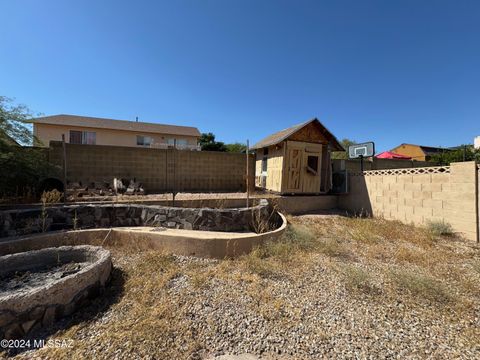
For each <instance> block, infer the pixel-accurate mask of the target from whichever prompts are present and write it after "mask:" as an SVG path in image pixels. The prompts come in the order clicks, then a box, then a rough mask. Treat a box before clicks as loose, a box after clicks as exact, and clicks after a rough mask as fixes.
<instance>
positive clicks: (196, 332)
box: [18, 217, 480, 359]
mask: <svg viewBox="0 0 480 360" xmlns="http://www.w3.org/2000/svg"><path fill="white" fill-rule="evenodd" d="M291 221H293V222H297V223H298V222H302V223H306V224H307V226H309V228H314V227H315V229H316V230H315V234H316V235H317V236H320V235H321V234H325V232H326V233H329V232H332V233H335V232H338V234H337V235H338V236H339V238H340V237H341V236H344V233H343V232H342V231H343V230H338V231H337V230H336V229H337V227H338V225H339V224H338V221H337V220H331V219H328V218H325V217H319V218H315V217H305V218H301V217H299V218H292V219H291ZM332 221H333V222H332ZM340 221H343V220H340ZM365 221H372V220H365ZM340 225H341V224H340ZM352 226H353V225H352ZM394 226H398V225H396V224H394ZM340 228H341V227H340ZM319 229H320V230H319ZM409 231H410V230H409ZM321 236H323V238H322V237H321V238H320V240H318V241H322V244H323V241H326V240H325V239H326V238H325V235H321ZM353 236H354V235H352V237H353ZM378 236H380V235H378ZM455 241H456V243H454V244H452V242H451V240H448V239H447V240H438V241H436V242H434V243H433V245H431V246H432V247H431V248H430V247H429V248H428V249H429V251H430V252H431V254H437V253H438V254H444V253H446V254H450V252H451V253H452V255H451V256H452V258H449V257H447V258H446V259H447V260H446V261H445V262H444V264H431V265H428V266H433V267H432V268H431V269H433V270H435V271H438V274H443V272H442V271H443V269H444V268H443V266H447V265H448V267H446V268H448V269H451V271H450V270H448V271H449V275H445V276H447V278H443V277H442V279H448V276H453V275H452V274H454V273H455V271H464V273H462V274H463V275H462V276H464V277H469V278H471V279H472V281H471V282H469V283H468V284H470V285H469V287H468V291H467V290H465V289H467V288H465V289H463V288H462V287H461V286H464V285H465V284H463V283H456V282H454V281H453V280H452V281H451V282H448V281H447V280H445V281H447V282H446V284H447V285H448V288H449V291H450V292H449V294H450V293H451V294H459V295H455V296H457V297H455V298H454V300H451V299H450V298H449V299H450V300H448V302H446V303H443V302H439V301H440V300H432V299H429V298H428V295H429V294H430V293H429V292H425V293H420V294H417V296H414V295H412V294H410V293H408V294H407V292H404V291H402V290H399V289H397V288H395V287H393V286H392V285H391V284H390V282H389V281H390V280H388V279H389V276H390V275H389V274H390V272H389V271H390V269H391V268H395V269H396V268H397V267H400V266H402V268H403V267H405V268H406V267H411V266H413V268H414V269H417V270H418V272H422V271H426V270H425V269H426V268H425V269H423V268H421V267H419V265H418V263H419V262H418V260H415V261H417V262H416V263H415V264H413V265H412V264H405V265H402V264H403V263H398V262H392V260H388V259H387V260H385V259H381V258H380V257H379V256H377V255H378V253H379V251H380V250H379V249H382V250H381V251H383V252H384V253H386V251H387V250H386V248H387V247H392V249H391V250H392V253H394V254H397V253H398V252H399V249H400V247H399V245H398V244H394V245H392V244H383V243H381V242H376V243H375V245H371V246H370V245H365V244H360V245H359V248H358V249H359V250H358V251H354V248H353V245H352V247H351V248H350V250H349V251H350V252H349V253H342V252H341V251H339V250H338V249H336V250H335V251H332V249H331V248H328V251H327V250H325V249H326V248H325V247H324V246H323V245H322V247H319V248H315V250H311V251H308V252H305V251H300V252H295V251H294V250H290V249H287V253H291V259H285V258H283V257H282V256H280V257H278V258H276V257H275V256H272V257H271V258H268V257H267V258H263V257H262V256H260V257H252V256H250V257H245V258H242V259H239V260H225V261H217V260H204V259H198V258H192V257H179V256H173V257H165V256H160V255H158V254H151V253H140V254H138V253H137V254H132V253H123V252H120V251H117V250H115V251H114V255H115V256H114V264H115V267H116V268H117V269H121V271H122V273H123V274H124V278H125V279H126V281H125V285H124V287H125V289H124V293H123V294H122V295H121V296H120V297H119V299H118V300H117V301H116V302H114V303H113V304H110V305H109V306H108V307H107V308H106V309H104V310H103V311H100V312H98V313H95V315H94V316H92V317H91V318H88V320H84V321H83V322H79V320H78V319H77V320H76V321H74V322H75V324H74V325H71V324H68V323H65V324H63V325H62V326H64V327H66V330H58V331H56V332H53V335H51V337H50V338H57V339H74V341H75V343H74V344H75V345H74V346H73V348H70V349H43V350H39V351H33V352H27V353H23V354H20V355H18V356H19V357H25V358H55V359H56V358H79V357H86V358H91V357H97V358H109V359H126V358H128V359H137V358H138V359H140V358H150V359H158V358H165V359H171V358H179V359H183V358H185V359H197V358H216V357H219V358H221V356H223V355H226V354H230V355H238V354H251V355H245V356H244V357H245V358H254V357H253V356H255V357H259V358H266V359H277V358H278V359H318V358H335V359H344V358H362V359H366V358H375V359H376V358H397V359H403V358H465V359H478V358H480V331H479V329H480V306H479V304H480V303H479V301H478V300H479V298H480V287H479V285H478V284H479V280H480V271H479V270H478V269H480V267H478V269H477V268H475V269H477V270H472V269H473V268H471V267H472V266H474V267H476V266H478V264H480V263H479V262H478V261H479V252H478V248H475V247H473V246H471V245H470V244H468V243H466V242H465V241H463V240H455ZM347 243H348V242H347ZM405 244H410V243H409V242H408V243H407V242H405V243H403V242H402V246H403V245H405ZM377 246H378V248H377ZM412 246H413V245H412ZM422 246H423V245H422ZM429 246H430V245H429ZM318 249H323V250H318ZM420 249H421V248H418V251H420ZM369 250H371V251H373V250H375V253H376V254H377V255H375V256H373V257H369V256H367V255H366V254H368V253H369ZM395 256H396V255H395ZM432 256H433V255H432ZM435 256H437V255H435ZM438 256H439V255H438ZM442 256H443V255H442ZM447 256H450V255H447ZM415 259H417V258H415ZM429 264H430V263H429ZM348 269H350V270H351V269H356V270H355V271H356V272H353V274H357V276H354V277H351V276H350V277H348V276H347V275H345V274H351V272H348V271H347V270H348ZM429 269H430V268H429ZM450 272H451V273H450ZM367 273H368V274H370V275H369V277H368V279H367V280H366V279H365V278H364V277H362V276H364V275H362V274H367ZM358 274H360V275H358ZM359 276H360V280H358V278H359ZM439 276H440V275H439ZM442 276H443V275H442ZM352 279H353V280H354V281H357V280H358V281H357V282H356V283H355V284H356V285H357V286H356V287H355V288H354V289H352V286H351V282H352ZM355 279H357V280H355ZM442 281H444V280H442ZM462 281H463V280H462ZM366 282H368V286H363V285H364V284H365V283H366ZM349 284H350V285H349ZM359 284H360V285H362V284H363V285H362V286H358V285H359ZM462 284H463V285H462ZM472 284H473V285H472ZM425 286H427V285H425ZM465 286H467V285H465ZM431 290H432V289H431V288H429V287H428V286H427V291H431ZM467 292H468V294H467ZM425 294H426V295H425ZM424 295H425V296H424ZM452 296H453V295H452ZM442 299H443V298H442ZM459 304H468V306H466V305H465V306H463V305H462V306H460V305H459ZM97 305H98V306H99V307H102V306H104V305H101V304H97ZM90 311H92V312H94V311H93V308H92V309H91V310H90ZM87 312H88V311H87ZM77 316H80V315H77ZM82 316H84V315H82ZM80 320H83V319H80Z"/></svg>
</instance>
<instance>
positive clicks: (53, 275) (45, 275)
mask: <svg viewBox="0 0 480 360" xmlns="http://www.w3.org/2000/svg"><path fill="white" fill-rule="evenodd" d="M86 265H87V263H86V262H81V263H78V262H70V263H67V264H60V265H48V266H44V267H41V268H38V269H32V270H29V271H16V272H14V273H11V274H7V275H4V276H0V296H2V295H6V293H8V292H12V291H21V290H22V289H23V290H27V289H32V288H35V287H39V286H44V285H45V284H48V283H51V282H53V281H56V280H58V279H61V278H63V277H65V276H69V275H72V274H75V273H77V272H79V271H80V270H81V269H82V267H84V266H86Z"/></svg>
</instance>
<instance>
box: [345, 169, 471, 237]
mask: <svg viewBox="0 0 480 360" xmlns="http://www.w3.org/2000/svg"><path fill="white" fill-rule="evenodd" d="M477 174H478V170H477V165H476V164H475V162H473V161H472V162H464V163H452V164H451V166H445V167H430V168H419V169H395V170H372V171H365V172H364V173H363V174H361V173H351V174H350V175H349V193H348V195H344V196H340V197H339V207H340V208H342V209H345V210H349V211H355V212H357V213H361V212H364V213H368V214H371V215H373V216H384V217H385V218H386V219H391V220H400V221H402V222H405V223H414V224H417V225H421V224H426V223H427V222H428V221H444V222H447V223H449V224H451V225H452V227H453V229H454V230H455V231H457V232H460V233H462V234H463V235H464V236H465V237H466V238H468V239H471V240H474V241H478V235H479V229H478V190H477V187H478V175H477Z"/></svg>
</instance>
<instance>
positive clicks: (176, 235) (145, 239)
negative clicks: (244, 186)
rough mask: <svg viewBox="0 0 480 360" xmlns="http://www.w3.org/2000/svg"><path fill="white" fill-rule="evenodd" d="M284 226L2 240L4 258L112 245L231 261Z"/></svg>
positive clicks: (284, 222) (110, 232) (124, 230)
mask: <svg viewBox="0 0 480 360" xmlns="http://www.w3.org/2000/svg"><path fill="white" fill-rule="evenodd" d="M278 214H279V216H280V218H281V225H280V227H278V228H277V229H275V230H273V231H269V232H265V233H261V234H256V233H253V232H248V233H234V232H215V231H194V230H178V229H162V230H161V231H159V229H158V228H154V227H134V228H126V227H119V228H112V229H89V230H77V231H67V232H50V233H46V234H41V235H30V236H27V237H22V238H16V239H10V240H3V241H0V255H4V254H11V253H17V252H21V251H26V250H31V249H41V248H45V247H55V246H62V245H77V244H91V245H109V246H119V247H122V246H126V247H129V248H132V247H133V248H136V249H139V250H140V249H154V250H159V251H163V252H166V253H173V254H177V255H185V256H198V257H205V258H217V259H223V258H226V257H228V258H231V257H236V256H240V255H243V254H247V253H248V252H250V251H251V250H252V249H253V248H254V247H255V246H258V245H261V244H263V243H264V242H266V241H269V240H275V239H277V238H278V237H279V236H280V235H282V234H283V232H284V231H285V229H286V227H287V220H286V219H285V217H284V216H283V215H282V214H280V213H278Z"/></svg>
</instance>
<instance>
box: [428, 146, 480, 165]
mask: <svg viewBox="0 0 480 360" xmlns="http://www.w3.org/2000/svg"><path fill="white" fill-rule="evenodd" d="M472 160H477V161H479V160H480V150H479V149H475V148H474V147H473V146H472V145H461V146H459V147H457V148H455V149H453V150H449V151H445V152H442V153H438V154H435V155H432V156H431V157H430V161H433V162H435V163H437V164H438V165H450V163H452V162H462V161H472Z"/></svg>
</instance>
